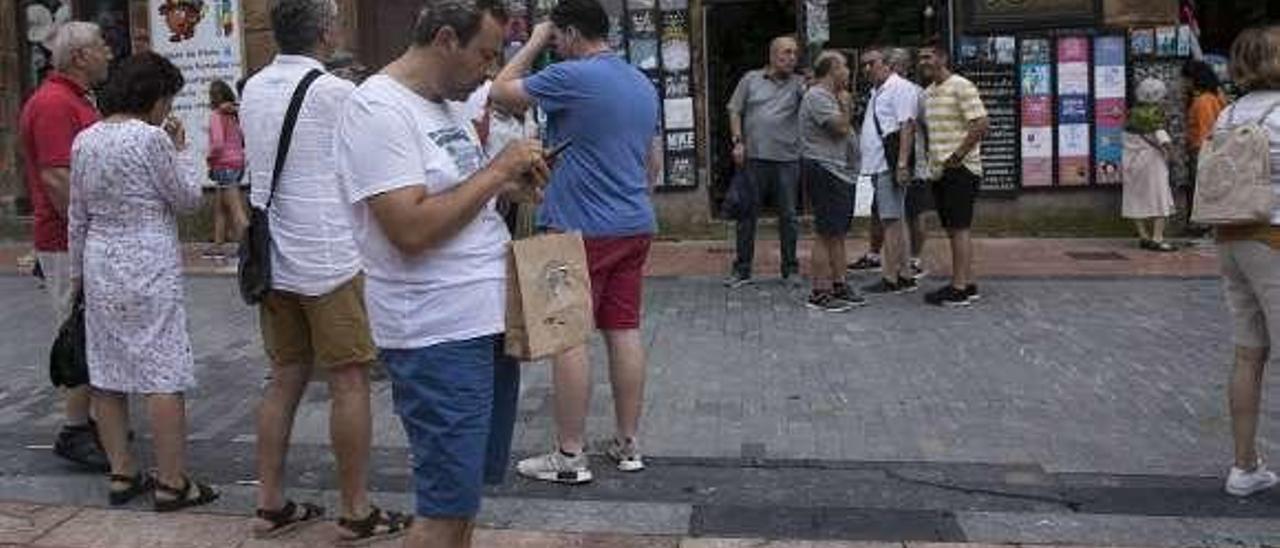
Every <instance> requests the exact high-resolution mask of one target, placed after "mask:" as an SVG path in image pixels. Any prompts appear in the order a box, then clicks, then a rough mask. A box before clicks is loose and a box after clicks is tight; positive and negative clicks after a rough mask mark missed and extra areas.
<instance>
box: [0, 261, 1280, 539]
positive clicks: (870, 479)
mask: <svg viewBox="0 0 1280 548" xmlns="http://www.w3.org/2000/svg"><path fill="white" fill-rule="evenodd" d="M867 281H870V280H867ZM925 285H930V284H928V283H926V284H925ZM187 288H188V294H187V302H188V310H189V322H190V329H191V332H192V336H193V344H194V347H195V352H196V363H197V368H198V370H199V373H198V377H199V381H200V387H199V388H198V389H197V390H195V391H194V392H192V393H191V394H189V403H188V408H189V410H190V424H191V431H192V436H191V438H192V460H193V467H194V468H195V469H196V470H197V472H198V473H199V474H201V475H203V476H206V477H212V478H215V479H217V480H218V481H220V482H221V483H222V484H223V485H225V486H227V488H228V489H229V492H230V493H232V495H234V496H228V502H226V504H227V508H228V511H233V512H237V511H238V512H239V513H244V509H245V508H249V507H250V506H249V505H250V504H251V502H250V501H251V497H250V494H249V493H248V492H247V491H248V490H249V489H250V488H248V487H243V486H237V485H236V482H237V481H246V480H249V479H251V478H252V443H253V429H252V421H251V414H252V410H253V408H254V403H255V399H256V397H257V393H258V390H259V387H260V385H261V382H262V378H263V374H264V368H263V367H264V360H265V358H264V357H263V354H262V350H261V345H260V342H259V337H258V334H257V322H256V315H255V314H254V313H253V312H252V311H251V310H250V309H248V308H246V307H244V306H243V305H241V304H240V303H239V301H238V299H237V298H236V296H235V289H234V283H233V280H231V279H229V278H226V277H195V278H192V279H190V280H189V282H188V285H187ZM982 290H983V294H984V298H983V300H982V301H981V303H980V304H978V305H976V306H974V307H973V308H972V309H968V310H944V309H937V308H930V307H926V306H925V305H924V304H923V303H922V302H921V295H920V294H915V295H908V296H891V297H882V298H873V299H872V300H871V303H870V305H869V306H868V307H866V308H863V309H859V310H857V311H855V312H852V313H848V314H840V315H832V314H822V313H818V312H814V311H810V310H808V309H806V308H804V307H803V306H802V305H801V298H802V293H803V289H801V288H791V287H784V286H783V285H782V284H781V283H780V282H765V283H761V284H758V285H755V286H749V287H747V288H743V289H740V290H736V291H730V290H726V289H724V288H723V287H721V286H720V284H719V283H718V282H717V281H716V280H715V279H711V278H706V277H678V278H652V279H650V280H649V281H648V282H647V299H648V300H647V312H646V316H645V325H644V328H645V336H646V341H647V344H648V349H649V355H650V364H651V370H650V376H649V379H650V381H649V385H648V390H647V392H648V397H647V399H646V402H647V403H646V417H645V423H644V428H643V430H644V448H645V451H646V454H647V455H651V456H652V458H651V467H650V470H649V471H646V472H644V473H643V474H640V475H638V476H637V475H623V474H620V473H617V472H613V471H611V470H603V469H602V470H598V474H599V476H600V477H599V478H598V480H597V481H596V483H595V484H594V485H592V486H589V487H585V488H579V489H567V488H563V487H559V486H546V485H534V484H532V483H529V482H526V481H523V480H516V479H512V480H510V481H508V483H507V484H506V485H504V486H503V487H501V488H498V489H495V490H493V491H491V493H490V496H491V497H490V501H489V502H487V503H486V513H485V514H484V515H482V518H483V520H484V521H485V522H486V523H488V524H489V525H491V526H495V527H501V528H512V527H514V528H521V527H525V528H533V529H550V530H563V531H599V532H626V533H637V534H638V533H644V534H676V535H683V534H695V535H696V536H705V537H714V536H730V537H768V538H828V539H832V538H834V539H865V540H887V539H894V540H942V541H955V540H984V541H989V542H1070V541H1075V542H1084V543H1089V542H1099V543H1102V542H1105V543H1112V544H1114V543H1120V544H1144V542H1142V541H1144V540H1149V539H1148V537H1145V536H1142V535H1143V534H1147V533H1150V534H1151V535H1153V536H1152V537H1150V539H1157V540H1156V541H1152V542H1151V544H1158V545H1177V544H1176V543H1175V542H1174V541H1176V540H1177V539H1178V538H1181V536H1183V535H1190V536H1191V537H1194V538H1195V539H1198V541H1203V540H1204V539H1213V538H1235V537H1229V533H1230V532H1231V531H1237V532H1238V531H1240V530H1244V531H1252V532H1253V533H1250V534H1254V535H1255V536H1254V537H1251V538H1254V539H1261V538H1269V539H1273V540H1274V539H1280V536H1274V535H1280V524H1277V521H1276V520H1274V519H1271V520H1269V521H1268V520H1266V519H1264V518H1267V517H1272V518H1273V517H1274V516H1276V515H1280V496H1277V495H1276V494H1268V495H1263V496H1261V497H1257V498H1254V499H1251V500H1248V501H1236V500H1233V499H1230V498H1228V497H1226V496H1225V495H1222V494H1220V489H1221V484H1220V481H1221V480H1220V479H1219V476H1221V474H1223V472H1224V471H1225V466H1226V465H1227V464H1229V447H1230V445H1229V428H1228V420H1227V415H1226V406H1225V398H1224V387H1223V385H1224V381H1225V380H1226V376H1227V370H1226V367H1227V366H1226V364H1227V361H1228V357H1229V353H1230V346H1229V342H1228V341H1229V326H1228V324H1227V315H1226V311H1225V309H1224V307H1223V304H1222V302H1221V295H1220V289H1219V286H1218V282H1217V281H1216V280H1215V279H1212V278H1207V277H1189V278H1168V277H1147V278H1137V277H1111V278H1101V279H1080V278H1074V277H1072V278H997V279H991V280H985V281H984V282H983V286H982ZM0 310H4V314H3V317H2V318H0V322H2V323H0V368H3V370H5V371H6V372H7V375H6V380H7V382H6V383H3V384H2V385H0V433H3V436H2V438H0V439H3V440H5V443H4V444H3V447H0V500H4V499H9V500H24V501H31V502H44V503H50V504H76V505H79V504H81V503H82V500H83V499H84V498H85V497H90V498H94V499H95V500H96V499H97V498H98V497H101V490H102V486H101V485H100V483H101V482H100V480H98V479H96V478H92V477H86V476H83V475H72V476H68V475H67V470H66V469H65V468H63V467H62V466H61V465H60V464H59V463H57V462H54V461H52V460H51V459H49V458H48V457H47V454H48V453H47V449H46V447H45V446H46V445H47V444H48V443H50V442H51V432H52V431H53V430H54V428H55V427H56V424H57V413H56V400H55V398H54V395H53V393H52V391H51V390H49V389H48V388H47V380H46V378H47V376H46V371H45V369H44V367H45V366H44V365H43V364H44V363H45V355H46V352H47V342H48V339H49V338H50V336H49V333H50V331H51V325H50V323H51V321H50V318H49V311H48V309H47V306H46V302H45V297H44V295H43V294H41V293H40V292H39V290H38V289H37V288H36V286H35V284H34V282H33V280H32V279H30V278H26V277H16V276H7V277H6V276H0ZM602 356H603V353H602V352H601V349H600V348H598V344H597V348H595V349H594V353H593V358H594V360H593V361H594V363H595V365H596V372H597V375H596V379H595V384H596V392H595V398H594V400H593V410H592V417H591V419H590V421H589V431H590V433H591V434H592V435H593V436H595V437H597V438H604V437H607V436H608V435H609V434H610V433H611V432H610V428H611V424H612V419H611V411H610V409H611V402H610V398H609V394H608V389H607V378H606V377H607V375H606V374H605V373H604V369H603V364H602V363H601V358H602ZM524 373H525V377H524V385H523V395H522V398H521V415H520V424H519V425H518V427H517V438H516V442H515V450H516V452H517V453H519V454H521V455H525V454H530V453H533V452H536V451H541V450H545V449H547V448H548V447H549V443H550V435H551V433H550V413H549V405H550V395H551V393H550V385H549V378H548V377H549V375H548V371H547V367H546V364H530V365H527V366H525V369H524ZM1272 378H1273V379H1274V378H1275V377H1274V376H1272ZM1275 388H1276V383H1275V381H1274V380H1272V381H1271V382H1270V383H1269V391H1270V392H1272V393H1274V389H1275ZM374 409H375V413H376V417H377V418H376V433H375V446H376V447H375V454H374V469H373V475H374V478H373V483H374V486H375V488H376V489H377V490H378V491H379V493H380V496H385V497H390V500H392V501H394V502H398V503H400V505H401V506H402V507H403V506H407V505H408V501H409V498H408V494H407V490H408V489H407V487H408V486H407V482H408V477H407V474H408V471H407V466H406V465H405V462H406V455H405V451H404V439H403V435H402V434H401V431H400V427H399V425H398V423H397V422H396V421H395V419H394V416H393V414H392V412H391V406H390V387H389V386H388V385H387V384H386V383H385V382H377V383H375V406H374ZM327 412H328V405H327V398H326V395H325V389H324V386H323V385H322V384H316V385H314V386H313V387H312V390H311V392H310V393H309V395H308V397H307V399H306V402H305V403H304V404H303V406H302V408H301V409H300V411H299V416H298V426H297V428H296V429H295V434H294V437H295V442H296V443H298V447H297V449H296V450H295V452H294V455H293V457H292V460H291V463H290V465H291V467H292V470H294V475H295V477H294V479H293V480H292V484H293V485H294V486H295V487H297V488H299V489H311V490H314V491H316V492H318V493H328V494H327V495H325V496H331V495H332V493H331V492H330V491H331V490H332V488H333V482H332V479H331V477H330V476H331V473H332V472H331V469H332V459H331V457H330V456H329V455H328V452H327V448H326V444H327ZM1264 415H1265V418H1264V422H1263V442H1262V449H1263V451H1264V453H1272V454H1275V453H1276V452H1277V445H1278V444H1277V443H1276V441H1275V439H1276V436H1275V435H1274V434H1275V430H1274V428H1275V426H1274V425H1275V419H1276V418H1277V417H1278V416H1280V403H1277V400H1275V399H1274V398H1272V399H1270V400H1268V401H1267V402H1266V403H1265V408H1264ZM138 420H141V418H139V419H138ZM138 428H139V430H140V432H144V433H145V426H144V425H141V424H139V425H138ZM599 468H603V466H601V467H599ZM237 489H239V491H237ZM236 493H239V494H238V495H237V494H236ZM101 498H105V497H101ZM610 504H613V505H640V506H623V507H621V508H624V510H618V508H615V507H610V506H608V505H610ZM646 504H648V505H649V506H644V505H646ZM237 505H239V506H237ZM557 505H560V506H557ZM566 505H567V506H566ZM601 505H605V506H601ZM548 508H551V509H554V510H549V509H548ZM602 508H604V509H603V510H602ZM610 508H612V510H610ZM637 508H638V509H637ZM617 512H622V513H617ZM1137 517H1141V518H1144V519H1145V521H1143V522H1141V523H1130V522H1128V521H1125V520H1128V519H1131V518H1134V519H1136V518H1137ZM1067 518H1069V519H1067ZM593 520H595V521H593ZM1064 520H1065V521H1064ZM1091 520H1092V521H1091ZM1161 520H1164V521H1161ZM1214 520H1217V521H1214ZM1222 520H1226V521H1222ZM584 523H586V524H587V525H584ZM628 523H630V524H631V525H628ZM575 524H576V525H575ZM636 524H639V525H636ZM644 524H649V525H644ZM1215 524H1216V525H1215ZM1246 524H1247V525H1248V527H1245V525H1246ZM631 526H634V527H632V528H633V529H635V530H629V529H628V527H631ZM1242 527H1243V529H1241V528H1242ZM619 529H621V531H619ZM1135 531H1137V532H1143V533H1142V534H1139V533H1135ZM1037 535H1039V536H1037ZM1091 535H1092V536H1091ZM1135 535H1137V536H1135ZM1222 535H1227V536H1222ZM1265 535H1273V536H1265ZM1170 539H1172V540H1170ZM1166 541H1167V542H1166ZM2 542H4V540H3V537H0V543H2ZM1205 542H1208V541H1205Z"/></svg>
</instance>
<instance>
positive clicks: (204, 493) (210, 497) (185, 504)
mask: <svg viewBox="0 0 1280 548" xmlns="http://www.w3.org/2000/svg"><path fill="white" fill-rule="evenodd" d="M155 486H156V490H155V492H156V494H159V493H167V494H170V495H173V497H174V498H172V499H168V500H161V499H160V497H156V500H155V507H154V508H155V511H157V512H176V511H178V510H182V509H183V508H191V507H193V506H203V505H205V504H209V503H210V502H213V501H215V500H218V497H219V496H221V495H220V494H219V493H218V492H217V491H215V490H214V489H213V488H212V487H210V486H208V485H206V484H203V483H200V482H198V481H191V478H189V477H186V476H182V487H172V486H169V485H165V484H164V483H162V482H161V481H160V480H155ZM192 487H195V488H196V492H195V495H194V496H193V495H192V493H191V488H192Z"/></svg>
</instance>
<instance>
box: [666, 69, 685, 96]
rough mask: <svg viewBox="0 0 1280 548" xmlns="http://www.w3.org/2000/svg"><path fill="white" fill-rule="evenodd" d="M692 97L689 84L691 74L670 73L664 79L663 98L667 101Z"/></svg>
mask: <svg viewBox="0 0 1280 548" xmlns="http://www.w3.org/2000/svg"><path fill="white" fill-rule="evenodd" d="M690 95H692V88H691V87H690V84H689V72H688V71H685V72H668V73H666V75H665V76H664V77H663V79H662V96H663V97H665V98H667V99H679V98H681V97H689V96H690Z"/></svg>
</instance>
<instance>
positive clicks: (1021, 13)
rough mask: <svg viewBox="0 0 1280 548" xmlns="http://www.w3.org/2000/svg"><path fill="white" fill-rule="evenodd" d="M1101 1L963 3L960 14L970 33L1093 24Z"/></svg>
mask: <svg viewBox="0 0 1280 548" xmlns="http://www.w3.org/2000/svg"><path fill="white" fill-rule="evenodd" d="M1101 3H1102V2H1101V0H964V2H963V9H962V11H961V13H964V14H965V15H966V16H967V23H968V24H967V25H966V28H967V29H969V30H970V31H975V30H976V31H996V32H999V31H1005V32H1008V31H1010V30H1013V29H1020V30H1021V29H1031V28H1051V27H1057V28H1062V27H1072V26H1087V25H1093V24H1095V23H1097V21H1098V15H1099V14H1100V13H1101V12H1102V10H1101V5H1100V4H1101Z"/></svg>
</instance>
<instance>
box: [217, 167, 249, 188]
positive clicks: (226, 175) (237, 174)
mask: <svg viewBox="0 0 1280 548" xmlns="http://www.w3.org/2000/svg"><path fill="white" fill-rule="evenodd" d="M241 179H244V170H243V169H211V170H209V180H211V181H213V182H214V184H216V185H217V186H235V185H238V184H240V180H241Z"/></svg>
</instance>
